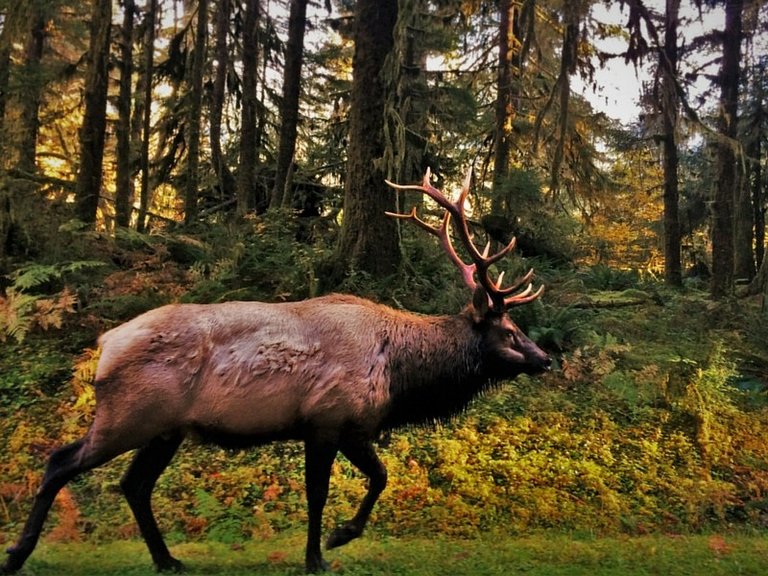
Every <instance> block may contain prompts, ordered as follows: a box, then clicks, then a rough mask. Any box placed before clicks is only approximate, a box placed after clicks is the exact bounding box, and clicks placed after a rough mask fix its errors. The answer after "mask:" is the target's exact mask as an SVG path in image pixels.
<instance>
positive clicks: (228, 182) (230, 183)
mask: <svg viewBox="0 0 768 576" xmlns="http://www.w3.org/2000/svg"><path fill="white" fill-rule="evenodd" d="M231 13H232V1H231V0H218V3H217V10H216V24H215V25H216V45H215V47H214V52H215V60H216V72H215V75H214V78H213V87H212V89H211V104H210V108H211V115H210V116H211V119H210V135H211V162H212V164H213V170H214V172H215V173H216V178H217V180H218V184H219V190H220V194H221V197H222V198H223V199H229V198H232V197H234V195H235V177H234V176H233V175H232V171H231V170H230V169H229V166H228V165H227V162H226V160H225V159H224V153H223V151H222V148H221V122H222V116H223V110H224V98H225V95H226V84H227V74H228V72H229V61H230V57H229V42H228V41H227V40H228V38H229V20H230V16H231Z"/></svg>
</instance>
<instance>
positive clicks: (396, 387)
mask: <svg viewBox="0 0 768 576" xmlns="http://www.w3.org/2000/svg"><path fill="white" fill-rule="evenodd" d="M389 338H390V339H391V344H392V350H391V353H390V370H391V373H390V402H391V404H390V408H389V411H388V413H387V415H386V417H385V419H384V422H383V427H384V428H394V427H397V426H402V425H407V424H423V423H432V422H435V421H438V420H445V419H449V418H451V417H452V416H455V415H457V414H460V413H461V412H462V411H463V410H464V409H465V408H466V407H467V405H468V404H469V403H470V402H471V401H472V399H473V398H475V397H476V396H477V395H478V394H481V393H482V392H483V391H484V390H486V389H487V388H488V387H489V386H491V385H492V384H493V381H492V378H491V377H490V376H489V374H487V373H486V370H485V369H484V362H483V354H482V349H481V348H482V340H481V336H480V334H479V333H478V332H477V330H475V329H474V328H473V322H472V320H471V316H470V314H469V312H468V311H465V312H462V313H460V314H457V315H453V316H439V317H416V318H415V319H413V320H411V321H410V322H404V323H398V324H397V325H396V326H393V327H392V330H391V331H390V334H389Z"/></svg>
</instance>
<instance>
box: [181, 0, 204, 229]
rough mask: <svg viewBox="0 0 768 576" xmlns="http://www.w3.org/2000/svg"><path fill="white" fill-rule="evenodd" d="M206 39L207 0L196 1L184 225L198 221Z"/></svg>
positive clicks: (190, 81) (190, 80) (188, 116)
mask: <svg viewBox="0 0 768 576" xmlns="http://www.w3.org/2000/svg"><path fill="white" fill-rule="evenodd" d="M207 37H208V0H198V3H197V22H196V26H195V47H194V52H193V53H192V67H191V70H190V77H189V93H188V94H189V108H188V115H187V135H186V138H187V174H186V187H185V188H186V189H185V192H184V224H187V225H189V224H192V223H193V222H195V221H196V220H197V213H198V209H199V207H198V201H197V196H198V190H199V188H200V132H201V129H202V118H201V115H202V111H203V69H204V67H205V44H206V38H207Z"/></svg>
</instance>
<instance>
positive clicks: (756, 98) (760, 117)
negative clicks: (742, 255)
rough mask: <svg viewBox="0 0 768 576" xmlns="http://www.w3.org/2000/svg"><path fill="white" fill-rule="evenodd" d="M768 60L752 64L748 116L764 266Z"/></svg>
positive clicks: (758, 246)
mask: <svg viewBox="0 0 768 576" xmlns="http://www.w3.org/2000/svg"><path fill="white" fill-rule="evenodd" d="M766 61H768V57H763V59H762V60H761V61H759V62H757V63H756V64H755V65H754V66H753V67H752V82H751V91H750V92H751V93H750V98H749V101H750V106H749V114H748V116H747V118H746V129H745V131H746V140H747V145H746V153H747V178H746V183H745V185H746V187H748V188H750V189H751V192H752V209H753V214H754V215H753V219H754V226H755V263H756V264H757V266H758V267H760V266H761V265H762V263H763V260H764V256H765V190H764V186H765V183H764V182H763V165H762V164H763V154H764V151H765V147H764V141H765V140H766V139H768V114H767V113H766V101H765V89H766V81H767V80H768V79H766V76H765V73H766V70H765V68H766Z"/></svg>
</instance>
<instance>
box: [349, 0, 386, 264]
mask: <svg viewBox="0 0 768 576" xmlns="http://www.w3.org/2000/svg"><path fill="white" fill-rule="evenodd" d="M397 11H398V3H397V0H358V2H357V8H356V11H355V54H354V58H353V79H352V97H351V108H350V112H349V147H348V149H349V155H348V162H347V179H346V181H345V186H344V221H343V224H342V229H341V237H340V240H339V244H338V246H337V252H336V261H337V265H338V266H337V273H338V272H340V273H341V274H342V275H344V274H347V273H348V272H349V271H351V270H355V271H360V272H364V273H368V274H370V275H371V276H372V277H374V278H383V277H385V276H388V275H390V274H393V273H394V272H395V271H396V270H397V268H398V266H399V264H400V260H401V254H400V249H399V245H398V238H397V228H396V225H395V222H394V220H393V219H391V218H387V216H386V215H385V211H388V210H389V211H391V210H393V209H394V207H395V202H394V194H393V192H392V191H391V190H388V189H387V186H386V184H385V182H384V179H385V176H386V175H385V174H384V171H383V161H382V160H383V156H384V133H383V128H384V103H385V101H386V90H387V86H386V82H385V79H384V78H383V77H382V74H381V70H382V68H383V67H384V64H385V60H386V58H387V55H388V54H389V53H390V51H391V50H392V47H393V30H394V26H395V22H396V21H397ZM337 277H338V276H337Z"/></svg>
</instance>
